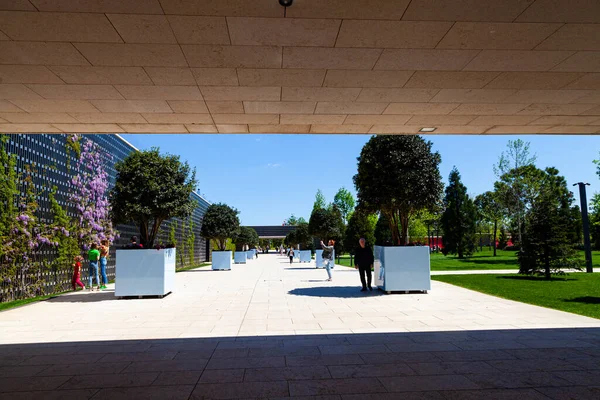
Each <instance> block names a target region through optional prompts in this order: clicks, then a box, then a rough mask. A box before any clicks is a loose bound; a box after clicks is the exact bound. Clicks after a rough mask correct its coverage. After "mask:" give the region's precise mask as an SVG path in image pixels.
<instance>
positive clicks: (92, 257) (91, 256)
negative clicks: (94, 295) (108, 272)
mask: <svg viewBox="0 0 600 400" xmlns="http://www.w3.org/2000/svg"><path fill="white" fill-rule="evenodd" d="M99 259H100V252H99V251H98V245H97V244H96V243H92V248H91V249H90V251H88V260H89V262H90V266H89V275H90V286H89V290H94V286H92V283H93V277H94V276H95V277H96V284H97V285H98V289H97V290H100V277H99V276H98V260H99Z"/></svg>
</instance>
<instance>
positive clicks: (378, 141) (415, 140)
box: [353, 135, 444, 245]
mask: <svg viewBox="0 0 600 400" xmlns="http://www.w3.org/2000/svg"><path fill="white" fill-rule="evenodd" d="M431 146H432V143H431V142H429V141H425V140H424V139H423V138H422V137H420V136H418V135H390V136H373V137H372V138H371V139H370V140H369V141H368V142H367V143H366V144H365V146H364V147H363V149H362V151H361V153H360V157H358V173H357V174H356V175H354V178H353V180H354V185H355V186H356V190H357V194H358V204H359V206H360V207H362V208H364V209H365V210H366V211H367V212H380V213H381V214H384V215H385V216H386V217H387V219H388V221H389V228H390V231H391V234H392V241H393V244H394V245H406V244H407V243H408V226H409V224H410V220H411V218H412V217H413V216H414V215H415V214H416V213H417V212H419V211H420V210H423V209H431V208H433V207H435V206H436V205H437V204H438V202H439V199H440V195H441V193H442V190H443V188H444V185H443V183H442V178H441V176H440V171H439V168H438V166H439V164H440V162H441V156H440V154H439V153H438V152H435V153H433V152H432V151H431ZM400 229H401V230H400Z"/></svg>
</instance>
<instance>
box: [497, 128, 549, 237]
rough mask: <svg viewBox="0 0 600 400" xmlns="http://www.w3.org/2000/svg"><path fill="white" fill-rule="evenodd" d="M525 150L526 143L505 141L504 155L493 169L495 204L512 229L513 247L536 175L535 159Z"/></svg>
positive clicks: (520, 230)
mask: <svg viewBox="0 0 600 400" xmlns="http://www.w3.org/2000/svg"><path fill="white" fill-rule="evenodd" d="M529 146H530V144H529V142H524V141H523V140H521V139H517V140H509V141H508V144H507V150H506V152H504V151H503V152H502V153H501V154H500V157H499V159H498V163H497V164H495V165H494V173H495V174H496V176H497V177H498V179H499V180H498V182H496V183H495V184H494V186H495V191H496V193H497V194H498V197H497V200H498V201H499V202H500V204H502V206H503V207H504V209H505V212H506V214H507V215H508V216H509V217H510V218H511V219H512V220H513V221H512V222H513V226H515V227H516V233H517V234H516V235H513V237H512V240H513V244H515V242H517V243H518V242H520V241H521V235H522V225H523V220H524V218H525V214H526V212H527V209H528V207H529V205H530V204H531V198H532V192H535V187H536V183H537V181H536V179H537V177H536V175H537V172H536V171H539V170H538V169H537V168H535V162H536V156H535V154H534V155H531V154H530V151H529Z"/></svg>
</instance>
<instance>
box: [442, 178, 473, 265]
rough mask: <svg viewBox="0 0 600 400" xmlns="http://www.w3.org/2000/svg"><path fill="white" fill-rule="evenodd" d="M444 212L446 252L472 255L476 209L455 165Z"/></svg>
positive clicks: (443, 239) (443, 226)
mask: <svg viewBox="0 0 600 400" xmlns="http://www.w3.org/2000/svg"><path fill="white" fill-rule="evenodd" d="M448 181H449V183H448V186H447V187H446V196H445V197H444V207H445V210H444V213H443V214H442V219H441V223H442V229H443V230H444V236H443V237H442V242H443V245H444V247H443V249H442V252H443V253H444V255H446V254H458V258H463V257H464V256H467V257H468V256H470V255H471V254H473V251H474V250H475V233H476V222H477V216H476V210H475V205H474V204H473V200H471V199H470V198H469V195H468V194H467V188H466V187H465V185H463V183H462V182H461V180H460V173H459V172H458V170H457V169H456V167H454V168H453V169H452V171H451V172H450V177H449V178H448Z"/></svg>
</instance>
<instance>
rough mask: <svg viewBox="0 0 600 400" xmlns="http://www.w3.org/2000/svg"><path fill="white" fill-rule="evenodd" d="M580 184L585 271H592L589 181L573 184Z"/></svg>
mask: <svg viewBox="0 0 600 400" xmlns="http://www.w3.org/2000/svg"><path fill="white" fill-rule="evenodd" d="M578 185H579V200H580V202H581V220H582V222H583V245H584V247H585V272H587V273H592V272H594V269H593V268H592V245H591V243H590V221H589V219H588V209H587V197H586V194H585V187H586V186H589V185H590V184H589V183H583V182H577V183H575V184H573V186H578Z"/></svg>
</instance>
